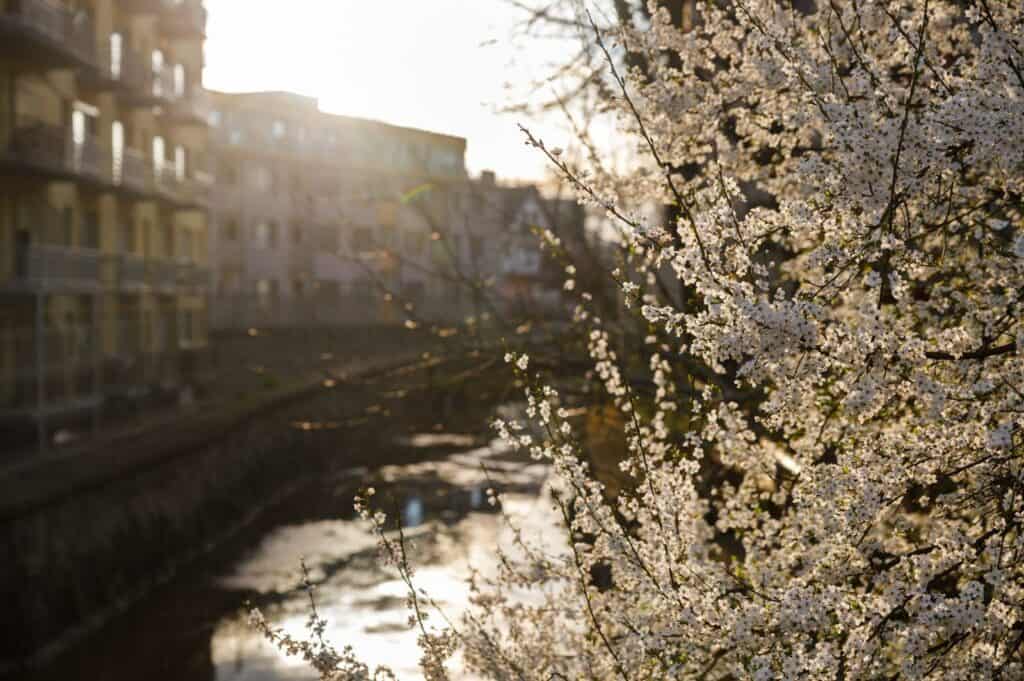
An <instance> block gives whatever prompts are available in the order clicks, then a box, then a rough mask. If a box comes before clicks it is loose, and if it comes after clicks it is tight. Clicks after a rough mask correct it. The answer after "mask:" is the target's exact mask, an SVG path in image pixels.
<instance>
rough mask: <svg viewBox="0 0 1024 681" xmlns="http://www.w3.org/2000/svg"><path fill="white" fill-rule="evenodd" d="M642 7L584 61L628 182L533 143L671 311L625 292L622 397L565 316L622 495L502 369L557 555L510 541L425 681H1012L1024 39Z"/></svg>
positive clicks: (979, 7) (1022, 389)
mask: <svg viewBox="0 0 1024 681" xmlns="http://www.w3.org/2000/svg"><path fill="white" fill-rule="evenodd" d="M661 4H662V3H659V2H651V3H650V12H651V17H652V19H651V22H650V23H649V25H646V26H643V27H641V28H636V27H628V28H622V29H621V30H619V31H617V32H613V33H601V32H597V33H596V34H595V35H594V36H593V37H594V39H595V40H596V41H597V42H596V44H597V46H598V47H599V48H600V49H601V51H602V52H603V53H604V54H605V55H606V56H607V58H608V68H609V71H610V76H609V78H610V80H609V83H610V85H611V86H613V88H614V89H615V91H616V96H615V97H614V99H613V100H612V102H613V105H614V106H615V107H616V108H617V109H618V111H619V114H620V118H621V126H622V130H623V132H624V134H628V135H630V136H631V139H634V140H636V142H637V144H638V148H639V149H640V151H641V153H642V155H643V156H644V159H645V160H643V161H642V162H638V163H637V164H636V167H635V169H634V170H635V172H632V173H630V174H628V175H625V176H618V177H616V178H615V181H616V183H617V185H616V186H615V187H614V188H612V187H610V186H609V183H608V181H606V180H605V179H603V178H598V179H595V178H594V176H593V175H592V174H589V173H588V172H587V169H586V168H585V167H580V166H578V165H576V164H574V163H572V162H570V161H567V160H563V158H562V154H560V153H557V151H556V150H552V149H550V148H548V147H546V146H545V145H544V143H543V142H541V141H540V140H537V139H535V138H533V137H532V136H531V137H529V138H528V139H529V140H530V141H531V143H533V144H534V145H535V146H536V147H538V149H539V151H540V152H541V153H545V154H547V155H548V157H549V158H550V160H551V161H552V163H553V164H554V165H555V166H556V167H557V168H558V169H559V170H560V171H561V172H562V173H563V174H564V175H565V176H566V178H567V179H568V180H569V181H571V182H572V183H573V185H574V186H575V188H576V190H577V192H578V195H579V198H580V200H581V201H584V202H587V203H589V204H593V205H596V206H599V207H600V208H602V209H604V210H605V211H607V212H608V213H609V215H610V216H611V217H612V219H614V220H616V221H617V222H618V223H619V224H620V226H621V227H622V228H623V231H624V234H625V239H624V243H623V249H624V252H625V253H628V254H629V257H630V258H632V259H633V262H634V263H636V262H638V260H637V259H638V258H639V262H640V263H641V264H642V265H643V266H645V267H646V268H648V269H649V270H650V271H651V272H655V271H664V268H666V267H668V268H671V271H672V272H673V273H674V275H675V276H676V277H678V279H679V281H680V282H681V286H682V287H683V288H684V289H685V291H686V292H687V295H686V296H685V300H686V303H685V304H678V303H677V304H672V303H671V301H670V298H668V297H665V296H661V295H659V293H658V290H657V288H655V287H650V286H645V285H643V283H645V282H646V280H641V282H642V283H641V284H637V283H635V282H636V281H637V280H636V278H635V277H630V276H627V275H626V274H621V273H620V274H621V276H619V279H618V281H619V284H620V285H621V287H622V289H623V294H624V298H625V300H626V302H627V304H629V305H630V306H631V310H632V311H633V312H635V313H637V314H640V315H642V316H643V318H644V320H645V321H646V323H647V324H649V325H650V329H651V330H650V335H649V336H648V338H647V340H646V344H645V347H644V351H645V352H646V355H647V357H648V361H649V368H650V380H649V381H648V384H649V385H653V386H654V387H653V389H649V390H646V392H643V394H641V393H642V391H641V390H639V389H638V387H637V386H636V385H635V384H634V382H633V381H631V380H630V379H628V378H627V373H626V372H624V371H623V370H622V368H621V366H620V364H621V360H622V357H620V355H619V354H618V353H616V352H615V351H614V350H613V349H612V348H613V344H611V343H610V342H609V335H608V331H607V329H606V328H605V327H604V325H603V321H602V319H600V318H599V317H597V316H595V315H594V314H593V313H592V312H591V311H589V310H588V293H587V292H586V291H576V293H577V294H578V295H579V302H580V307H579V309H578V311H577V317H578V321H579V322H580V325H581V326H582V327H585V328H586V329H587V333H588V334H589V349H590V354H591V359H592V361H593V367H594V372H595V376H597V377H598V378H599V379H600V381H601V382H602V383H603V386H604V390H605V391H606V393H607V396H608V397H609V398H610V399H611V400H612V401H613V402H614V404H615V405H616V407H617V408H618V409H619V411H620V412H621V413H622V415H623V416H624V422H625V424H626V426H625V427H626V431H627V432H626V434H627V440H628V446H629V455H628V457H627V458H626V460H625V461H623V462H622V468H623V470H624V471H625V472H626V473H627V474H629V475H630V476H632V478H633V479H634V480H635V482H636V484H635V485H634V486H633V487H632V488H631V491H624V492H623V493H621V494H620V495H619V496H618V497H617V498H615V499H608V498H607V495H605V494H603V493H602V486H601V483H599V482H597V481H596V480H594V478H593V476H592V475H591V474H590V473H589V471H588V467H587V466H586V465H585V464H584V463H583V461H584V459H585V457H584V456H583V454H584V453H585V452H584V451H583V448H584V446H585V445H584V441H583V440H582V438H580V437H578V436H577V434H576V432H575V431H576V428H575V426H574V425H573V423H572V422H571V421H570V420H569V419H568V412H566V411H565V410H564V409H563V406H564V405H563V404H562V402H561V401H560V398H559V395H558V392H557V390H556V389H555V388H554V387H548V386H544V385H542V384H541V382H540V381H539V380H538V376H537V375H536V374H534V373H531V367H530V364H529V360H528V358H526V357H525V356H519V355H512V356H510V357H509V358H508V359H509V360H510V361H511V362H512V363H513V370H514V371H517V372H519V373H520V375H521V377H522V378H523V379H524V382H525V384H526V385H527V386H528V387H527V399H528V402H529V414H530V415H531V416H532V417H533V418H534V419H536V421H537V422H538V424H539V425H540V426H541V431H540V432H542V433H543V436H537V435H529V434H526V433H528V432H531V431H529V429H527V428H525V427H524V424H521V423H507V422H503V423H498V424H496V425H497V428H498V430H499V431H500V433H501V434H502V435H503V436H505V437H506V438H507V439H508V440H509V441H510V442H512V443H513V444H514V445H515V446H517V447H522V448H524V449H526V450H527V451H529V452H530V453H531V454H532V455H533V456H535V457H537V458H540V459H546V460H548V461H550V462H551V465H552V470H553V471H554V475H555V477H556V478H557V479H558V481H559V489H560V490H561V492H560V493H559V495H558V496H557V500H558V504H559V507H560V510H561V512H562V513H563V515H564V519H565V523H566V527H567V532H568V535H567V536H568V537H569V544H568V548H567V550H566V551H565V553H563V554H559V555H550V554H548V553H545V552H543V551H540V550H539V549H536V548H535V547H532V546H530V545H529V544H528V543H527V542H526V541H525V540H524V541H522V543H521V545H520V546H519V547H518V548H517V550H516V552H515V555H514V556H509V557H508V560H503V561H500V565H501V567H500V569H499V572H498V576H497V577H496V578H495V579H491V580H486V581H481V582H480V583H477V584H475V585H474V587H475V594H476V596H477V598H476V610H475V611H474V614H473V615H472V616H471V617H469V618H467V619H466V621H464V622H463V623H462V624H460V625H459V626H458V627H457V628H456V630H455V632H454V633H453V632H452V631H445V632H432V631H431V630H430V629H429V628H427V627H424V629H423V638H422V643H423V645H424V647H425V650H426V653H425V655H424V665H425V669H426V670H427V672H428V674H427V675H428V677H430V678H444V675H445V670H444V659H445V658H446V656H447V655H448V654H449V653H450V652H451V650H453V649H454V648H456V647H460V646H461V647H462V649H463V650H464V652H465V655H466V659H467V661H468V663H469V664H470V666H471V667H472V668H474V669H475V670H477V671H478V672H480V673H482V674H483V675H485V676H487V677H488V678H495V679H580V678H589V679H614V678H618V679H624V680H632V679H661V678H681V679H705V678H706V679H738V678H753V679H775V678H786V679H798V678H800V679H803V678H807V679H904V678H907V679H917V678H943V679H946V678H949V679H953V678H956V679H1024V533H1022V529H1024V528H1022V525H1024V416H1022V414H1024V354H1022V353H1024V326H1022V313H1024V310H1022V300H1021V298H1022V296H1024V214H1022V205H1021V197H1022V194H1024V8H1022V6H1021V5H1020V3H1019V1H1018V0H859V1H858V2H840V1H837V0H817V2H816V3H813V4H812V3H805V4H806V5H807V6H803V5H801V7H800V8H799V9H794V8H793V7H792V6H790V3H786V2H778V1H777V0H730V1H728V2H724V1H723V2H702V3H699V4H698V5H697V7H696V10H695V11H696V13H695V15H694V21H693V22H692V24H691V25H690V26H687V27H685V28H680V27H679V26H678V25H677V24H676V23H674V22H672V21H671V20H670V18H669V16H668V13H667V12H666V10H665V9H664V8H663V7H661ZM622 50H626V51H627V52H628V53H630V54H637V53H640V54H646V55H648V58H647V59H646V60H645V63H646V64H647V70H646V72H644V73H643V74H640V73H639V72H638V71H636V70H631V69H629V68H628V67H626V68H623V67H621V66H618V65H617V64H618V62H617V60H616V56H617V55H619V54H622ZM666 53H671V54H672V55H674V57H673V59H664V58H662V56H663V55H665V54H666ZM683 168H689V169H696V170H690V171H688V172H683V171H682V170H681V169H683ZM623 194H625V195H626V196H627V197H629V201H627V202H622V201H620V200H619V197H621V196H623ZM650 201H654V202H665V203H669V204H672V205H673V206H674V209H675V210H674V211H673V215H675V216H676V217H677V219H676V220H675V221H674V222H673V223H671V224H648V223H645V222H644V221H643V220H642V219H641V218H640V217H638V214H637V213H635V212H634V210H633V209H632V208H633V207H635V206H638V205H641V204H643V203H644V202H650ZM572 288H573V287H572V286H568V287H567V289H572ZM634 350H637V349H634ZM532 432H536V431H532ZM712 465H713V466H714V467H720V468H725V469H728V470H729V471H731V472H732V473H733V474H731V475H729V476H718V477H715V478H713V479H712V477H711V476H709V475H708V470H709V469H710V468H711V467H712ZM396 541H397V544H396ZM400 544H401V540H400V539H398V540H396V539H394V538H391V539H385V541H384V546H385V548H386V549H388V553H389V555H391V556H393V557H396V558H397V559H398V562H399V563H401V555H400V548H401V547H400ZM599 566H604V567H606V568H607V569H608V570H609V571H610V575H611V577H610V579H609V580H607V583H605V584H600V585H598V583H597V582H596V581H595V579H594V578H593V575H594V573H595V569H597V568H598V567H599ZM524 590H529V591H531V592H532V593H534V595H535V596H536V597H535V598H532V599H523V598H521V597H520V595H521V593H522V592H523V591H524ZM414 600H415V599H414ZM416 603H417V610H416V613H417V614H418V613H419V601H416ZM342 658H343V659H346V660H347V659H348V658H344V656H342V657H341V658H339V659H342ZM351 664H353V665H354V664H355V663H351ZM346 665H349V663H348V662H345V663H344V664H342V663H338V664H336V665H334V666H331V665H330V664H327V665H326V666H325V667H324V669H327V670H328V671H329V672H330V673H338V672H343V673H349V674H352V675H353V677H356V676H358V675H359V674H361V673H363V672H362V671H359V669H358V668H357V666H346ZM364 671H365V670H364ZM325 673H326V672H325Z"/></svg>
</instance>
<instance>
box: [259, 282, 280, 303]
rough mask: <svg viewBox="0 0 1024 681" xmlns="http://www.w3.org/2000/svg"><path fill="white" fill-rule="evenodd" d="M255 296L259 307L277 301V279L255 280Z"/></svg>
mask: <svg viewBox="0 0 1024 681" xmlns="http://www.w3.org/2000/svg"><path fill="white" fill-rule="evenodd" d="M256 297H257V299H258V300H259V304H260V306H261V307H269V306H271V305H273V304H274V303H275V302H276V301H277V280H276V279H260V280H259V281H257V282H256Z"/></svg>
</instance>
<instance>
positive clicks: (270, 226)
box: [254, 221, 277, 248]
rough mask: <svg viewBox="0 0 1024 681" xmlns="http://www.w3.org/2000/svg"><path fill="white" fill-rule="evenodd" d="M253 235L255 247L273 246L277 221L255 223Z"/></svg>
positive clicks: (275, 239) (275, 240)
mask: <svg viewBox="0 0 1024 681" xmlns="http://www.w3.org/2000/svg"><path fill="white" fill-rule="evenodd" d="M254 236H255V239H256V247H257V248H273V247H274V246H276V245H277V223H276V222H273V221H271V222H260V223H259V224H257V225H256V232H255V235H254Z"/></svg>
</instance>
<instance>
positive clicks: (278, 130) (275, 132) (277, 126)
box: [270, 121, 288, 140]
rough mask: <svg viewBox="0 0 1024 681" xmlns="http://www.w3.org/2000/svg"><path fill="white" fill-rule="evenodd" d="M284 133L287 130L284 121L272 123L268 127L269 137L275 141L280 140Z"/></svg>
mask: <svg viewBox="0 0 1024 681" xmlns="http://www.w3.org/2000/svg"><path fill="white" fill-rule="evenodd" d="M286 132H288V130H287V128H286V127H285V124H284V121H274V123H273V124H272V125H271V126H270V135H271V136H272V137H273V138H274V139H276V140H279V139H282V138H283V137H284V136H285V133H286Z"/></svg>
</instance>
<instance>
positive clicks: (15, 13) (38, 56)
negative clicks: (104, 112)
mask: <svg viewBox="0 0 1024 681" xmlns="http://www.w3.org/2000/svg"><path fill="white" fill-rule="evenodd" d="M0 50H3V51H4V52H7V53H11V54H15V55H20V56H25V57H29V58H31V59H32V60H33V61H34V62H35V63H39V64H47V65H52V66H91V65H94V64H95V59H96V52H95V46H94V44H93V27H92V22H91V21H90V20H89V16H88V15H87V14H86V13H85V12H81V11H73V10H71V9H69V8H68V7H66V6H65V5H63V4H61V3H59V2H56V0H18V2H13V3H12V2H8V3H6V9H5V10H3V11H0Z"/></svg>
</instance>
